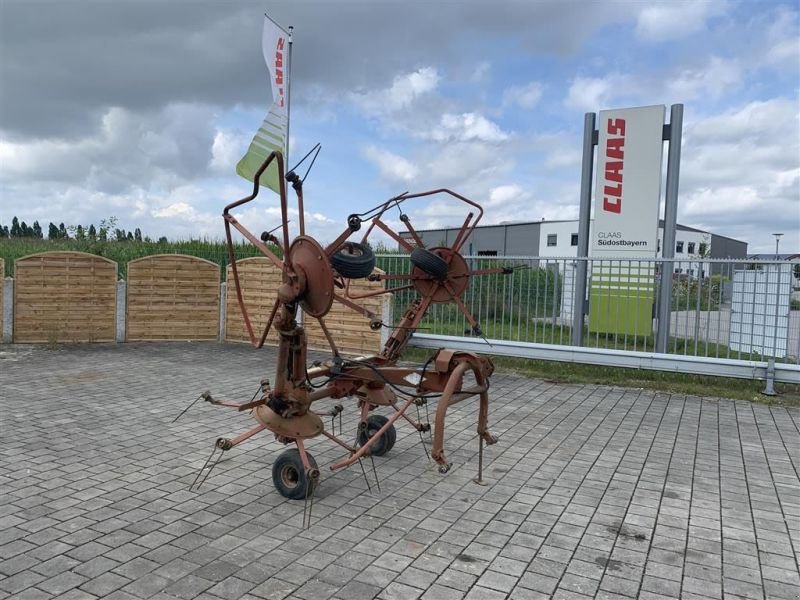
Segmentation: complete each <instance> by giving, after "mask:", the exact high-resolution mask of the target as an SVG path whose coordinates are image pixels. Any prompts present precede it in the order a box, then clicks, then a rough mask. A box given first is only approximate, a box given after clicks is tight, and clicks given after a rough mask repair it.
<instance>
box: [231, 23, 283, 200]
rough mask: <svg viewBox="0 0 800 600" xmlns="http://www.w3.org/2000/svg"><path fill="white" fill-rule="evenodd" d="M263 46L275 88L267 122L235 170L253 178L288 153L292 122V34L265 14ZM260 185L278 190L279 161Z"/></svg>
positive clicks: (266, 174) (250, 178) (272, 84)
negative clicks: (264, 165) (272, 158)
mask: <svg viewBox="0 0 800 600" xmlns="http://www.w3.org/2000/svg"><path fill="white" fill-rule="evenodd" d="M261 49H262V51H263V53H264V60H265V61H266V63H267V70H268V71H269V81H270V86H271V88H272V104H271V105H270V107H269V111H268V112H267V116H266V118H265V119H264V122H263V123H261V127H259V129H258V131H257V132H256V135H255V137H253V141H252V142H250V147H249V148H248V149H247V153H246V154H245V155H244V156H243V157H242V159H241V160H240V161H239V164H237V165H236V172H237V173H238V174H239V175H241V176H242V177H244V178H245V179H247V180H248V181H253V179H254V178H255V174H256V171H258V168H259V167H260V166H261V164H262V163H263V162H264V160H265V159H266V158H267V156H269V154H270V152H272V151H274V150H278V151H280V152H282V153H283V154H284V156H285V155H286V142H287V140H286V137H287V136H286V132H287V128H288V124H289V115H288V108H289V107H288V85H289V73H288V71H287V68H286V67H287V59H288V54H289V35H288V34H287V33H286V31H284V30H283V28H281V27H280V26H279V25H277V24H276V23H275V22H274V21H272V20H271V19H270V18H269V17H266V16H265V17H264V31H263V34H262V38H261ZM259 182H260V183H261V185H264V186H267V187H268V188H269V189H271V190H273V191H275V192H279V190H280V183H279V181H278V168H277V164H276V163H275V162H273V163H272V164H270V166H269V168H268V169H267V170H266V171H264V173H262V174H261V177H260V178H259Z"/></svg>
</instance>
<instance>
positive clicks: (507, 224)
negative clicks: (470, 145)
mask: <svg viewBox="0 0 800 600" xmlns="http://www.w3.org/2000/svg"><path fill="white" fill-rule="evenodd" d="M549 223H578V219H552V220H547V221H545V220H542V221H508V222H504V223H493V224H491V225H478V227H477V228H476V229H488V228H489V227H517V226H520V225H542V224H549ZM658 226H659V228H663V227H664V219H659V221H658ZM677 228H678V230H679V231H694V232H696V233H708V234H711V232H710V231H705V230H703V229H696V228H695V227H689V226H688V225H681V224H680V223H678V224H677ZM458 229H461V226H460V225H447V226H444V227H433V228H431V229H417V230H416V231H418V232H419V233H426V232H431V231H447V230H458ZM400 235H410V234H409V233H408V232H405V231H404V232H402V233H401V234H400ZM714 235H718V234H714ZM720 237H725V236H720ZM728 239H734V238H728ZM736 241H738V240H736Z"/></svg>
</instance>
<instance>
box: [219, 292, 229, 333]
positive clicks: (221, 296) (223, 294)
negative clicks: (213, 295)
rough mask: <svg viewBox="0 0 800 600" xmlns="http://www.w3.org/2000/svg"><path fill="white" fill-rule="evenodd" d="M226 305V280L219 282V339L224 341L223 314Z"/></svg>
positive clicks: (224, 313)
mask: <svg viewBox="0 0 800 600" xmlns="http://www.w3.org/2000/svg"><path fill="white" fill-rule="evenodd" d="M227 305H228V282H227V281H223V282H222V283H220V284H219V341H220V342H224V341H225V316H226V314H227V313H226V312H225V311H226V310H227Z"/></svg>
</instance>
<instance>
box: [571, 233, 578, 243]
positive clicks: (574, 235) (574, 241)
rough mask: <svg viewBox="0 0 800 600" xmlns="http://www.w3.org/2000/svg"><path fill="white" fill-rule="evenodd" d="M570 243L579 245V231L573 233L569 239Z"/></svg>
mask: <svg viewBox="0 0 800 600" xmlns="http://www.w3.org/2000/svg"><path fill="white" fill-rule="evenodd" d="M569 245H570V246H577V245H578V234H577V233H573V234H572V237H571V238H570V240H569Z"/></svg>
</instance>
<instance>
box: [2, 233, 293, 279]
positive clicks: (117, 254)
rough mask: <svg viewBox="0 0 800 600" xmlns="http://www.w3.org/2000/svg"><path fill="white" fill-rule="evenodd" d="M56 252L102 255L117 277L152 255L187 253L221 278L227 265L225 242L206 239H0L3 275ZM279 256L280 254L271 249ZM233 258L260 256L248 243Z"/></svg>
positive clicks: (122, 277) (235, 248)
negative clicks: (25, 260) (213, 266)
mask: <svg viewBox="0 0 800 600" xmlns="http://www.w3.org/2000/svg"><path fill="white" fill-rule="evenodd" d="M56 250H62V251H71V252H88V253H89V254H96V255H98V256H103V257H105V258H108V259H110V260H113V261H115V262H116V263H117V265H118V266H117V274H118V277H119V278H121V279H125V278H126V277H127V268H128V261H131V260H134V259H136V258H141V257H143V256H152V255H153V254H188V255H189V256H197V257H199V258H205V259H206V260H210V261H211V262H215V263H217V264H218V265H219V266H220V267H221V268H222V273H223V277H224V276H225V265H227V264H228V249H227V246H226V245H225V243H223V242H220V241H210V240H183V241H175V242H145V241H121V240H120V241H116V240H108V241H101V240H76V239H66V240H44V239H36V238H7V239H3V240H0V258H3V259H5V276H6V277H13V276H14V261H15V260H16V259H18V258H22V257H23V256H28V255H30V254H37V253H39V252H53V251H56ZM273 250H274V251H275V252H276V253H278V254H279V255H280V252H279V251H278V250H277V249H275V248H273ZM234 251H235V254H236V258H237V259H240V258H247V257H249V256H261V253H260V252H259V250H258V249H257V248H256V247H255V246H253V245H252V244H250V243H249V242H244V243H238V244H236V245H235V247H234Z"/></svg>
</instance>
